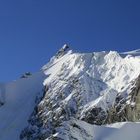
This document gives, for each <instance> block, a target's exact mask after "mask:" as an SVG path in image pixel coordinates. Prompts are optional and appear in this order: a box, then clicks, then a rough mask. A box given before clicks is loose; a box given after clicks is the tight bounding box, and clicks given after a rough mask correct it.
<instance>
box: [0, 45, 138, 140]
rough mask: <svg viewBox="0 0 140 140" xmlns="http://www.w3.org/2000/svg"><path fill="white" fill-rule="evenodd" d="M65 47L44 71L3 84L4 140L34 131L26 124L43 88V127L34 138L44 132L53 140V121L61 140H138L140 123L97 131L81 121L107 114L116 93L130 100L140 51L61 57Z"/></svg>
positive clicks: (0, 117) (0, 136)
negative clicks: (92, 113) (92, 114)
mask: <svg viewBox="0 0 140 140" xmlns="http://www.w3.org/2000/svg"><path fill="white" fill-rule="evenodd" d="M65 47H66V46H64V47H63V48H62V49H61V50H60V51H59V53H58V54H57V55H56V56H54V57H53V58H52V59H51V60H50V62H49V63H48V64H46V65H45V66H43V67H42V70H41V71H40V72H37V73H35V74H33V75H32V76H29V77H27V78H22V79H19V80H17V81H13V82H10V83H0V140H11V139H12V140H20V134H21V132H22V130H24V129H25V128H26V127H27V126H29V128H30V127H32V124H30V123H29V122H28V120H29V118H30V116H31V114H32V112H33V110H34V108H35V106H36V102H35V101H36V98H37V97H41V96H43V92H44V87H45V88H47V91H46V95H45V96H44V98H43V99H42V100H41V101H40V103H39V105H38V106H39V107H40V108H41V109H42V110H41V113H39V115H41V117H42V118H43V121H44V122H45V123H44V125H43V126H40V128H38V126H36V128H37V132H34V133H35V134H34V136H37V134H38V133H39V132H40V131H41V130H43V132H44V133H46V136H48V138H45V139H44V140H51V137H50V133H51V132H53V125H51V121H52V119H53V121H54V120H56V121H57V120H60V122H61V124H59V127H58V126H57V127H56V128H55V131H56V133H53V135H52V136H53V137H56V138H61V139H63V140H75V139H77V140H140V133H139V131H140V123H138V122H135V123H134V122H133V123H132V122H121V123H119V122H118V123H115V124H110V125H101V126H97V125H93V124H96V123H95V122H94V121H93V120H90V121H93V122H91V124H89V123H86V122H85V121H81V120H84V119H85V118H86V116H87V114H88V113H89V112H90V111H91V110H92V109H94V108H95V107H96V108H99V109H102V110H103V111H104V112H107V111H108V110H109V109H110V108H111V107H112V106H114V104H115V100H116V97H117V95H118V94H120V95H122V96H123V97H124V98H127V97H128V95H129V93H130V92H131V90H132V87H133V86H134V81H135V80H136V78H137V77H138V76H139V75H140V50H135V51H131V52H125V53H118V52H116V51H110V52H105V51H103V52H94V53H73V52H72V51H71V50H69V51H64V52H63V50H65ZM63 109H65V113H64V114H62V112H64V110H63ZM52 116H53V117H54V118H53V117H52ZM60 122H59V123H60ZM34 125H36V124H34ZM45 125H46V126H47V127H46V126H45ZM33 127H34V126H33ZM44 128H45V130H44ZM39 129H40V130H39ZM51 129H52V130H51ZM38 130H39V131H38ZM23 140H36V139H35V138H34V139H27V137H25V138H24V139H23Z"/></svg>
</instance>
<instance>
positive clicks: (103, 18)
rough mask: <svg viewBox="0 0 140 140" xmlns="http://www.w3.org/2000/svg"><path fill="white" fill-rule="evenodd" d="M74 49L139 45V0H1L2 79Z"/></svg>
mask: <svg viewBox="0 0 140 140" xmlns="http://www.w3.org/2000/svg"><path fill="white" fill-rule="evenodd" d="M64 43H68V44H69V45H70V46H71V48H72V49H73V50H75V51H81V52H90V51H101V50H117V51H129V50H133V49H139V48H140V1H139V0H0V66H1V67H0V81H9V80H14V79H17V78H18V77H19V76H20V75H21V74H22V73H24V72H26V71H31V72H34V71H37V70H38V69H40V68H41V66H42V65H44V64H45V63H46V62H48V60H49V59H50V57H51V56H52V55H54V54H55V53H56V51H57V50H58V49H59V48H60V47H61V46H62V45H63V44H64Z"/></svg>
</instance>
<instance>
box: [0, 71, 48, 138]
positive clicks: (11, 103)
mask: <svg viewBox="0 0 140 140" xmlns="http://www.w3.org/2000/svg"><path fill="white" fill-rule="evenodd" d="M45 77H46V76H45V75H44V74H43V72H38V73H36V74H34V75H33V76H30V77H29V78H25V79H19V80H17V81H13V82H10V83H7V84H0V90H1V95H3V96H4V105H3V106H1V107H0V140H10V139H13V140H19V135H20V133H21V131H22V130H23V129H24V128H25V127H26V126H27V124H28V122H27V121H28V119H29V116H30V115H31V113H32V112H33V109H34V107H35V99H36V97H37V96H39V95H40V96H41V94H42V89H43V84H42V83H43V80H44V79H45Z"/></svg>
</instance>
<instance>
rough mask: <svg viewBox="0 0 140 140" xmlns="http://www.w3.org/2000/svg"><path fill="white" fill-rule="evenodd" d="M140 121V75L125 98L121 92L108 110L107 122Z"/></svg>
mask: <svg viewBox="0 0 140 140" xmlns="http://www.w3.org/2000/svg"><path fill="white" fill-rule="evenodd" d="M123 121H134V122H135V121H140V76H139V77H138V78H137V79H136V80H135V82H134V85H133V86H132V88H131V92H130V93H129V95H128V96H127V97H126V98H125V97H122V96H121V95H120V94H119V95H118V96H117V98H116V102H115V105H114V106H113V107H112V108H111V109H110V110H108V117H107V120H106V123H114V122H123Z"/></svg>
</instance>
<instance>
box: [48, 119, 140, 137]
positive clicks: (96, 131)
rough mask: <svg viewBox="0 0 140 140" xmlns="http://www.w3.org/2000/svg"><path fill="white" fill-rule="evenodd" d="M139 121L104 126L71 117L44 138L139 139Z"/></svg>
mask: <svg viewBox="0 0 140 140" xmlns="http://www.w3.org/2000/svg"><path fill="white" fill-rule="evenodd" d="M139 130H140V123H131V122H125V123H115V124H111V125H106V126H96V125H90V124H88V123H86V122H83V121H79V120H75V119H71V120H70V121H68V122H63V123H62V125H61V126H60V127H59V128H57V133H56V134H54V135H53V136H52V137H50V138H48V139H46V140H52V139H60V140H139V139H140V133H139Z"/></svg>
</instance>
